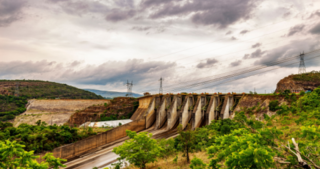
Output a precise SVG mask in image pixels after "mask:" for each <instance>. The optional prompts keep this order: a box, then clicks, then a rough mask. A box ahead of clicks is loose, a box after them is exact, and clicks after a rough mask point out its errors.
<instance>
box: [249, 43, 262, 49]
mask: <svg viewBox="0 0 320 169" xmlns="http://www.w3.org/2000/svg"><path fill="white" fill-rule="evenodd" d="M260 46H261V43H256V44H254V45H252V46H251V47H252V48H257V47H260Z"/></svg>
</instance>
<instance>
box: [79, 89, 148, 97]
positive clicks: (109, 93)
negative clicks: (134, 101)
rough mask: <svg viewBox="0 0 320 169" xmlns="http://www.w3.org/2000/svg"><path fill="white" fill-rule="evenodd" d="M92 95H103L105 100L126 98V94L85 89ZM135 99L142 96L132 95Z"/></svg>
mask: <svg viewBox="0 0 320 169" xmlns="http://www.w3.org/2000/svg"><path fill="white" fill-rule="evenodd" d="M83 90H86V91H89V92H92V93H95V94H97V95H101V96H103V97H105V98H115V97H124V96H126V94H127V93H126V92H114V91H103V90H95V89H83ZM132 96H133V97H141V96H142V95H141V94H138V93H132Z"/></svg>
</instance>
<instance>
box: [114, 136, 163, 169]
mask: <svg viewBox="0 0 320 169" xmlns="http://www.w3.org/2000/svg"><path fill="white" fill-rule="evenodd" d="M126 132H127V135H128V136H129V137H130V140H127V141H125V143H123V145H121V146H119V147H116V148H114V149H113V152H115V153H116V154H118V155H119V156H120V159H121V160H123V159H126V160H128V161H129V162H130V163H131V164H133V165H135V166H137V167H140V168H141V169H145V168H146V164H147V163H150V162H155V161H156V160H157V157H159V156H160V152H161V150H162V149H161V147H160V146H159V145H158V144H157V141H156V140H154V139H151V137H152V134H149V135H148V134H147V133H146V132H142V133H139V134H137V133H136V132H133V131H129V130H127V131H126Z"/></svg>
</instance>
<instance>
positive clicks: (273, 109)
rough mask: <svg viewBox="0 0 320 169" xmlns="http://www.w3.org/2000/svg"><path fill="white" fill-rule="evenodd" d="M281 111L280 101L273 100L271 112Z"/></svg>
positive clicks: (270, 106)
mask: <svg viewBox="0 0 320 169" xmlns="http://www.w3.org/2000/svg"><path fill="white" fill-rule="evenodd" d="M278 109H279V101H278V100H272V101H270V103H269V110H270V111H277V110H278Z"/></svg>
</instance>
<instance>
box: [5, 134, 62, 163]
mask: <svg viewBox="0 0 320 169" xmlns="http://www.w3.org/2000/svg"><path fill="white" fill-rule="evenodd" d="M37 158H39V156H34V155H33V151H25V150H24V145H21V144H18V143H17V142H16V141H13V142H11V141H8V140H7V141H5V142H2V141H0V167H1V168H5V169H16V168H17V169H48V168H53V169H58V168H59V167H65V165H63V164H62V163H61V162H64V161H66V160H64V159H59V158H55V157H54V156H53V154H52V153H47V154H46V155H45V156H44V157H43V159H44V160H45V162H42V163H40V164H39V163H38V162H37V161H36V160H35V159H37Z"/></svg>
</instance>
